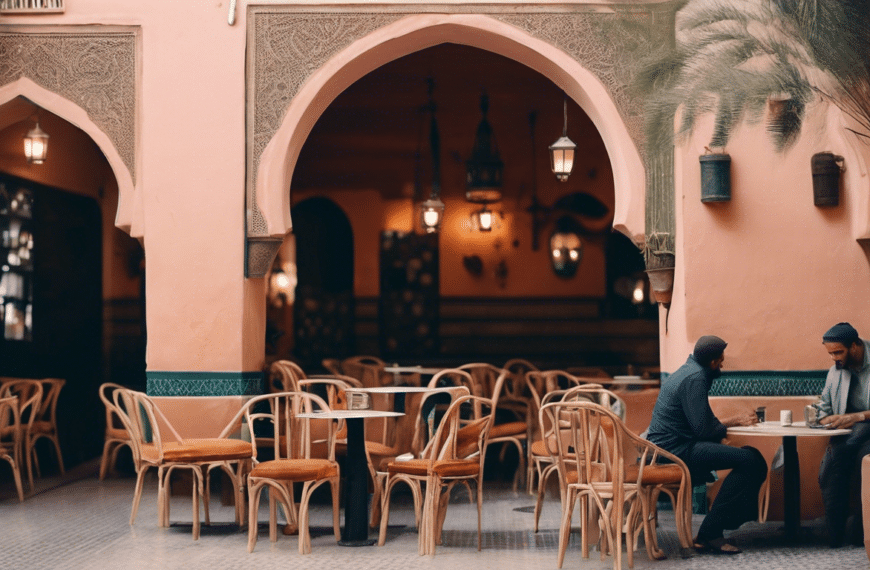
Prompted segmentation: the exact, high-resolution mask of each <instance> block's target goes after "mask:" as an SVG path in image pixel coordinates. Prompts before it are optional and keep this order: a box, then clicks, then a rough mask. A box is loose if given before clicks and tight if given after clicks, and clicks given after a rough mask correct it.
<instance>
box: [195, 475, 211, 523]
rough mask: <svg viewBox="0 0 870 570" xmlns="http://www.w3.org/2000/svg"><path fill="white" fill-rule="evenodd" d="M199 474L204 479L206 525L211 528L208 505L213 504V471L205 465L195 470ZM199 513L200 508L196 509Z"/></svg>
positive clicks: (203, 495)
mask: <svg viewBox="0 0 870 570" xmlns="http://www.w3.org/2000/svg"><path fill="white" fill-rule="evenodd" d="M194 469H195V470H196V471H197V472H199V473H200V476H201V477H202V478H203V483H202V509H203V513H204V515H205V524H206V525H209V526H211V518H210V517H209V513H208V505H209V503H210V502H211V489H210V487H211V484H210V483H211V481H210V479H211V477H209V475H210V474H211V469H210V468H209V467H208V466H207V465H203V466H202V467H201V468H194ZM196 511H197V513H199V507H197V509H196Z"/></svg>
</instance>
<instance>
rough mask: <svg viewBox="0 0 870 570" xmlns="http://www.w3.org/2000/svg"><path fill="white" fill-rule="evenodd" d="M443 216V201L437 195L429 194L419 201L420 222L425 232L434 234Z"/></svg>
mask: <svg viewBox="0 0 870 570" xmlns="http://www.w3.org/2000/svg"><path fill="white" fill-rule="evenodd" d="M443 217H444V202H442V201H441V200H440V199H439V198H438V196H435V195H433V196H431V197H430V198H429V199H428V200H426V201H425V202H421V203H420V224H421V225H422V226H423V230H424V231H425V232H426V233H427V234H434V233H435V232H437V231H438V230H439V229H440V228H441V220H442V218H443Z"/></svg>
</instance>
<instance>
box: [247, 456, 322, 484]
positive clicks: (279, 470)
mask: <svg viewBox="0 0 870 570" xmlns="http://www.w3.org/2000/svg"><path fill="white" fill-rule="evenodd" d="M248 476H249V477H264V478H268V479H278V480H281V481H319V480H320V479H328V478H330V477H336V476H338V463H336V462H334V461H330V460H328V459H273V460H271V461H264V462H262V463H260V464H258V465H257V466H256V467H254V468H253V469H251V472H250V473H249V474H248Z"/></svg>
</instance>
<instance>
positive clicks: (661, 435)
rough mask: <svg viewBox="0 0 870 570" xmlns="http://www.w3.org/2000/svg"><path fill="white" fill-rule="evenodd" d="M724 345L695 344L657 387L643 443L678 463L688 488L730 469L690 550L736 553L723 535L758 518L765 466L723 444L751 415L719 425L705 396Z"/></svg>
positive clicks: (709, 340)
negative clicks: (685, 471) (689, 481)
mask: <svg viewBox="0 0 870 570" xmlns="http://www.w3.org/2000/svg"><path fill="white" fill-rule="evenodd" d="M726 346H727V343H726V342H725V341H724V340H722V339H721V338H719V337H716V336H702V337H701V338H700V339H698V342H697V343H695V349H694V351H693V352H692V354H691V355H690V356H689V358H688V360H686V363H685V364H683V365H682V366H681V367H680V368H678V369H677V371H676V372H674V373H673V374H671V375H670V376H669V377H668V378H667V379H666V380H665V381H664V382H663V383H662V387H661V392H660V393H659V397H658V399H657V400H656V405H655V408H654V409H653V416H652V421H651V423H650V426H649V432H648V435H647V439H648V440H649V441H651V442H653V443H655V444H656V445H658V446H659V447H661V448H663V449H666V450H667V451H670V452H671V453H673V454H674V455H676V456H677V457H679V458H680V459H681V460H683V462H684V463H685V464H686V466H687V467H688V468H689V472H690V473H691V476H692V484H693V485H699V484H703V483H707V482H710V481H711V480H712V477H711V472H712V471H719V470H722V469H731V473H729V474H728V476H727V477H726V478H725V480H724V481H723V482H722V486H721V487H720V488H719V493H718V494H717V495H716V499H715V500H714V501H713V505H712V506H711V508H710V512H709V513H707V516H706V517H705V518H704V522H703V523H701V528H700V529H698V536H697V537H696V538H695V548H696V549H697V550H698V551H701V552H715V553H721V554H738V553H739V552H740V549H738V548H737V547H736V546H734V545H733V544H730V543H727V542H726V541H725V538H724V531H725V530H726V529H728V530H731V529H736V528H738V527H739V526H740V525H742V524H743V523H745V522H747V521H750V520H753V519H755V518H757V517H758V491H759V489H760V488H761V485H762V483H764V480H765V478H766V477H767V461H765V459H764V457H763V456H762V455H761V453H759V451H758V450H757V449H755V448H753V447H749V446H746V447H742V448H737V447H732V446H730V445H728V444H727V440H726V439H725V435H726V430H727V429H728V427H730V426H745V425H752V424H754V423H756V422H757V421H758V420H757V418H756V416H755V413H754V412H751V411H749V412H744V413H742V414H739V415H736V416H733V417H730V418H725V419H724V420H722V421H720V420H719V419H718V418H717V417H716V415H715V414H714V413H713V410H712V409H711V408H710V401H709V400H708V393H709V391H710V386H712V384H713V380H715V379H716V378H718V377H719V376H720V375H721V368H722V363H723V362H724V361H725V347H726Z"/></svg>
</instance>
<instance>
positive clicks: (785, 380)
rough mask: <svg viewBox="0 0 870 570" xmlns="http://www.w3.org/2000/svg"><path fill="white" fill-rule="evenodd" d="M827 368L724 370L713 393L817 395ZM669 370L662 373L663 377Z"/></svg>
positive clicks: (711, 389)
mask: <svg viewBox="0 0 870 570" xmlns="http://www.w3.org/2000/svg"><path fill="white" fill-rule="evenodd" d="M827 374H828V371H827V370H788V371H784V372H783V371H777V370H740V371H736V372H731V371H729V372H724V371H723V372H722V376H720V377H719V378H717V379H716V380H714V381H713V386H712V387H711V388H710V395H711V396H817V395H819V394H821V393H822V388H824V386H825V377H826V376H827ZM669 375H670V374H668V373H664V372H663V373H662V381H664V380H665V379H666V378H667V377H668V376H669Z"/></svg>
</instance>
